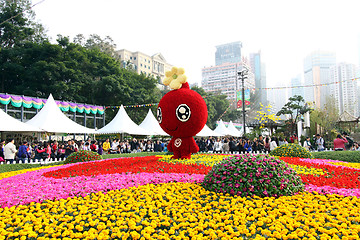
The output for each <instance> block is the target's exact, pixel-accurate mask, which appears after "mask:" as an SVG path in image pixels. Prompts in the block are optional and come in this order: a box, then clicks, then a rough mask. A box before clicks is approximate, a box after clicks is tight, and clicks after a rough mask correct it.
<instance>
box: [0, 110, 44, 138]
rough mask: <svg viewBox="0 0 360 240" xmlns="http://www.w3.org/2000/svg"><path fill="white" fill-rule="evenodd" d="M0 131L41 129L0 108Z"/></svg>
mask: <svg viewBox="0 0 360 240" xmlns="http://www.w3.org/2000/svg"><path fill="white" fill-rule="evenodd" d="M0 132H43V130H41V129H40V128H38V127H34V126H31V125H29V124H26V123H23V122H20V121H19V120H17V119H15V118H13V117H11V116H10V115H8V114H6V113H5V112H4V111H3V110H2V109H0Z"/></svg>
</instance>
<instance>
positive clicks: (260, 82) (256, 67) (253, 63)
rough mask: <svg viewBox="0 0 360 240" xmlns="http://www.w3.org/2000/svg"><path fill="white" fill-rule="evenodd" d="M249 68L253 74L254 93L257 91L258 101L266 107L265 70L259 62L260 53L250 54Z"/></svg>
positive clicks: (263, 65)
mask: <svg viewBox="0 0 360 240" xmlns="http://www.w3.org/2000/svg"><path fill="white" fill-rule="evenodd" d="M250 67H251V71H252V72H253V73H254V78H255V88H256V90H255V91H258V93H259V96H260V99H259V101H260V102H261V103H262V104H264V105H266V104H267V91H266V90H265V89H264V88H266V69H265V63H263V62H261V52H260V51H259V52H257V53H250Z"/></svg>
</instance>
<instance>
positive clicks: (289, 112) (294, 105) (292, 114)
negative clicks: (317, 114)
mask: <svg viewBox="0 0 360 240" xmlns="http://www.w3.org/2000/svg"><path fill="white" fill-rule="evenodd" d="M311 110H312V109H311V108H310V107H309V106H307V105H306V104H305V100H304V98H303V97H302V96H299V95H295V96H293V97H290V98H289V100H288V102H287V103H286V104H285V105H284V106H283V107H282V108H281V109H280V111H279V112H278V113H277V114H276V115H277V116H281V115H286V116H288V117H289V118H288V120H286V123H287V124H288V126H289V129H288V130H289V133H290V134H292V133H294V132H295V130H296V124H297V122H298V121H299V120H300V117H301V116H302V115H303V114H305V113H306V112H309V111H311Z"/></svg>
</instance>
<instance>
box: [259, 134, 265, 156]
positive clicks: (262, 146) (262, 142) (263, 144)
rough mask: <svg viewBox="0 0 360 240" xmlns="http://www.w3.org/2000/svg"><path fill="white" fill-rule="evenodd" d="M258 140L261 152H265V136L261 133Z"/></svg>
mask: <svg viewBox="0 0 360 240" xmlns="http://www.w3.org/2000/svg"><path fill="white" fill-rule="evenodd" d="M257 141H258V146H257V148H258V151H260V152H264V151H265V142H264V138H263V136H262V135H259V139H258V140H257Z"/></svg>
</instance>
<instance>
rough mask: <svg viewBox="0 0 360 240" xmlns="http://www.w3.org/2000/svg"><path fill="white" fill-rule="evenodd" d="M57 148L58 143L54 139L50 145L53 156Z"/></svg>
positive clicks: (55, 154) (55, 155)
mask: <svg viewBox="0 0 360 240" xmlns="http://www.w3.org/2000/svg"><path fill="white" fill-rule="evenodd" d="M58 149H59V143H58V142H57V141H56V140H55V141H54V143H53V144H52V146H51V150H52V154H51V155H53V157H54V158H55V157H57V153H58Z"/></svg>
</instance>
